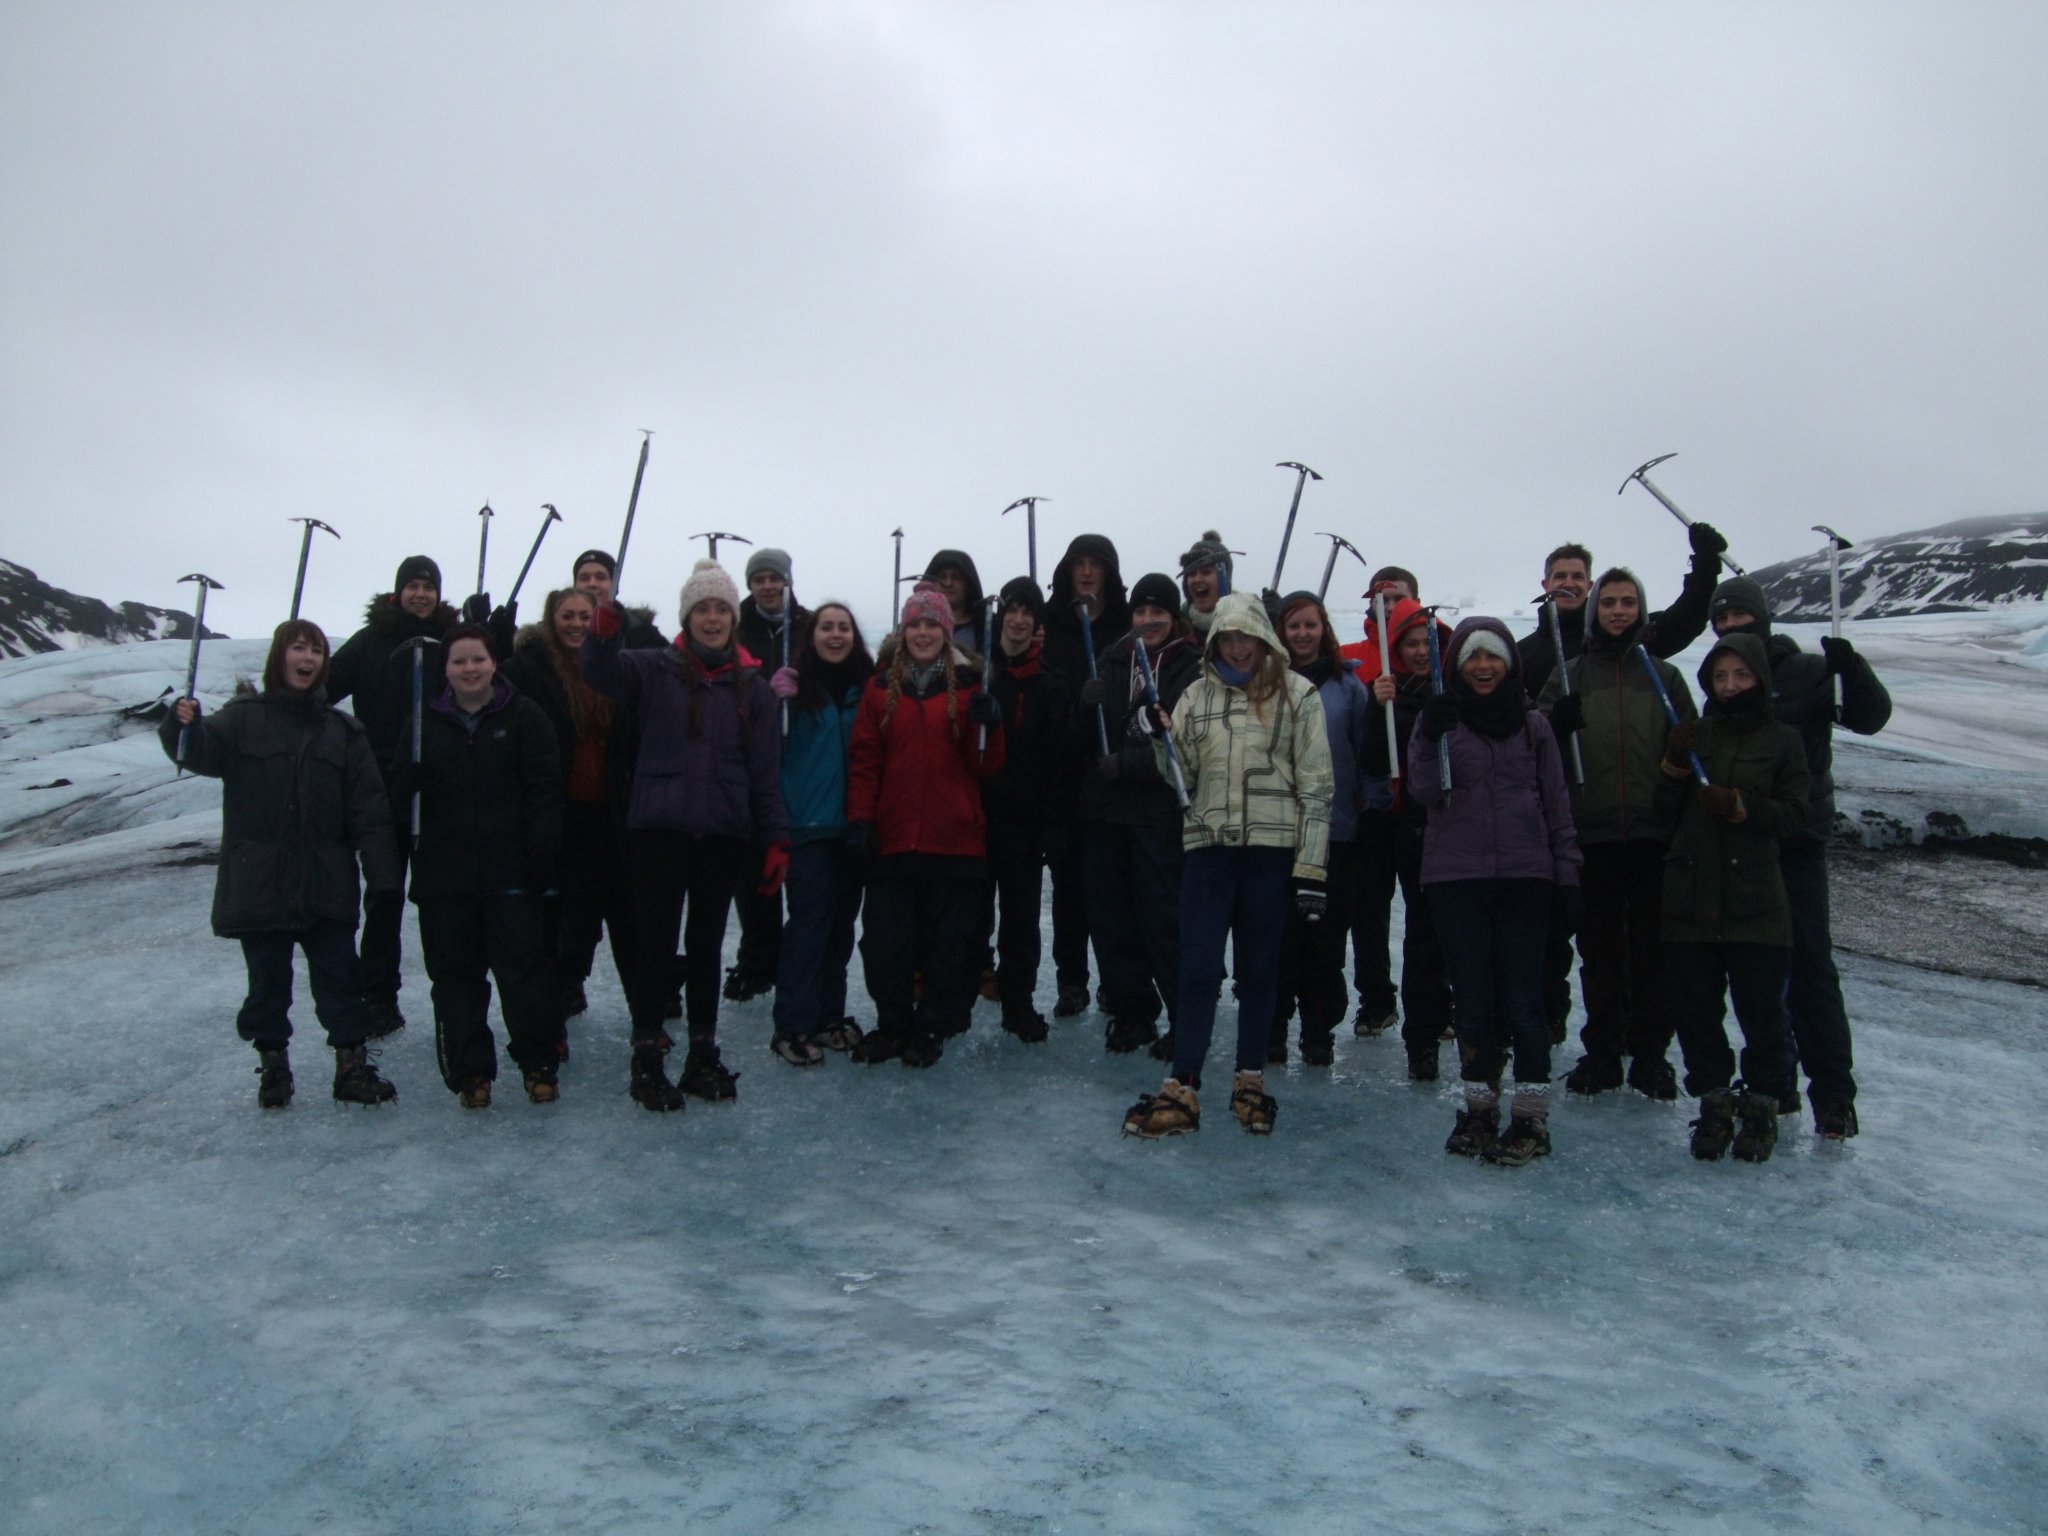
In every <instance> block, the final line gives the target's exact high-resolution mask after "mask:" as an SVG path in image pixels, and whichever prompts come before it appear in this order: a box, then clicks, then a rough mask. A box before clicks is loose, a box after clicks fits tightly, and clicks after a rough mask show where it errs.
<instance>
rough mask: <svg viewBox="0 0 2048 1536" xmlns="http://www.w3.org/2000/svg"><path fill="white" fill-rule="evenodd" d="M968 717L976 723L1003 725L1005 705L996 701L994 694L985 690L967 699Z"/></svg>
mask: <svg viewBox="0 0 2048 1536" xmlns="http://www.w3.org/2000/svg"><path fill="white" fill-rule="evenodd" d="M967 718H968V719H969V720H972V721H973V722H974V723H975V724H976V725H1001V724H1002V723H1003V706H1002V705H1001V704H998V703H997V702H996V696H995V695H994V694H992V693H989V692H987V691H985V690H984V691H983V692H981V693H977V694H976V695H975V696H974V697H973V698H971V699H969V700H968V701H967Z"/></svg>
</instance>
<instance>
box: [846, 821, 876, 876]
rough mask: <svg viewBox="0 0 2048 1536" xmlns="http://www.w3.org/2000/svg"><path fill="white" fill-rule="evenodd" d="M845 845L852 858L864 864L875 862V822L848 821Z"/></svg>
mask: <svg viewBox="0 0 2048 1536" xmlns="http://www.w3.org/2000/svg"><path fill="white" fill-rule="evenodd" d="M846 846H847V847H848V848H849V849H850V850H852V853H853V856H854V858H856V859H857V860H859V861H860V863H861V864H862V865H863V866H865V865H869V864H872V863H874V862H875V824H874V823H873V822H872V821H850V822H848V823H847V824H846Z"/></svg>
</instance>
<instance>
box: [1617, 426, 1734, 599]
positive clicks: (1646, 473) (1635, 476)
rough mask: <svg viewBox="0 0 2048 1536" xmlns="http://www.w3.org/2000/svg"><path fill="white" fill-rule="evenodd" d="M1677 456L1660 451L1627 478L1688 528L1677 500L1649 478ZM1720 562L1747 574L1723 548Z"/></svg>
mask: <svg viewBox="0 0 2048 1536" xmlns="http://www.w3.org/2000/svg"><path fill="white" fill-rule="evenodd" d="M1677 457H1678V455H1677V454H1675V453H1660V454H1658V455H1657V457H1656V458H1654V459H1651V460H1650V461H1649V462H1648V463H1645V464H1638V465H1637V466H1636V467H1635V468H1634V469H1633V470H1631V471H1630V472H1629V477H1628V480H1636V481H1640V482H1641V483H1642V487H1643V489H1644V490H1646V491H1648V492H1649V493H1650V494H1651V495H1652V496H1654V497H1656V498H1657V499H1658V500H1659V501H1661V502H1663V503H1664V510H1665V511H1667V512H1669V513H1670V514H1671V515H1672V516H1673V517H1675V518H1677V519H1678V520H1679V521H1680V522H1681V523H1683V524H1685V526H1686V527H1688V528H1690V527H1691V526H1692V519H1691V518H1689V517H1687V516H1686V515H1685V513H1684V512H1682V511H1680V510H1679V506H1678V503H1677V502H1675V501H1673V500H1672V499H1671V498H1670V497H1669V496H1666V495H1665V494H1664V493H1663V492H1662V491H1660V490H1658V489H1657V482H1656V481H1654V480H1652V479H1651V478H1650V471H1651V470H1653V469H1655V468H1656V467H1657V466H1658V465H1659V464H1662V463H1663V462H1664V461H1665V460H1666V459H1675V458H1677ZM1628 480H1624V481H1622V482H1621V485H1620V487H1619V489H1617V490H1616V491H1615V493H1614V494H1615V495H1617V496H1619V495H1620V494H1621V493H1622V491H1625V490H1627V489H1628ZM1721 563H1722V564H1723V565H1725V566H1727V567H1728V569H1729V570H1731V571H1733V572H1734V573H1735V574H1736V575H1738V576H1747V575H1748V574H1749V572H1747V571H1745V570H1744V569H1743V568H1742V567H1741V566H1739V565H1737V564H1736V563H1735V562H1734V561H1733V560H1732V559H1730V558H1729V556H1728V552H1727V551H1726V550H1725V549H1724V550H1722V551H1721Z"/></svg>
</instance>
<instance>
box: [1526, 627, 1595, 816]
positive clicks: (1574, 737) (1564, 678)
mask: <svg viewBox="0 0 2048 1536" xmlns="http://www.w3.org/2000/svg"><path fill="white" fill-rule="evenodd" d="M1536 606H1537V607H1539V608H1541V609H1542V610H1543V623H1544V625H1545V627H1546V628H1548V629H1549V631H1550V650H1551V654H1552V655H1553V656H1555V657H1556V658H1557V682H1558V686H1559V687H1560V688H1562V689H1564V696H1565V697H1566V698H1570V697H1571V696H1572V671H1571V668H1570V667H1568V666H1566V665H1565V662H1564V621H1563V620H1562V619H1560V618H1559V617H1558V616H1557V594H1556V593H1554V592H1546V593H1544V594H1543V595H1542V596H1541V597H1539V598H1537V599H1536ZM1571 742H1572V780H1573V782H1574V783H1576V784H1578V785H1579V786H1581V787H1582V788H1583V787H1584V785H1585V782H1586V757H1585V754H1584V753H1583V752H1581V751H1580V750H1579V733H1578V732H1577V731H1573V732H1572V733H1571Z"/></svg>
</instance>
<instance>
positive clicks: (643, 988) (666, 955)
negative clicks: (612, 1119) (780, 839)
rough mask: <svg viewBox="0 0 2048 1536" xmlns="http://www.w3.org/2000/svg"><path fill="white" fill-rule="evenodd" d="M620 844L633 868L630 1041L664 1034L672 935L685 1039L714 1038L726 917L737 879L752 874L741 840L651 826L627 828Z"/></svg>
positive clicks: (671, 981)
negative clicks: (625, 839) (680, 974)
mask: <svg viewBox="0 0 2048 1536" xmlns="http://www.w3.org/2000/svg"><path fill="white" fill-rule="evenodd" d="M627 847H628V858H629V861H630V863H631V866H632V871H633V880H632V884H633V947H634V955H633V985H632V987H631V989H630V991H629V993H628V1002H629V1004H630V1006H631V1009H632V1014H633V1043H634V1045H636V1046H638V1045H644V1044H648V1043H650V1042H653V1041H655V1040H658V1039H659V1038H660V1037H661V1035H662V1033H663V1030H662V1025H663V1024H664V1022H665V1021H666V1020H667V1017H668V1005H669V1003H670V1002H671V1001H672V1000H673V999H674V997H675V995H676V981H675V956H676V943H677V940H678V939H679V938H680V940H681V942H682V956H683V990H684V998H685V1002H684V1010H683V1011H684V1015H685V1018H686V1020H687V1022H688V1025H689V1031H690V1038H691V1039H692V1040H706V1041H712V1040H716V1039H717V1037H718V993H719V967H720V964H721V962H722V961H723V959H724V954H725V920H726V914H727V913H729V912H730V911H731V910H732V898H733V893H734V892H735V891H737V890H738V889H739V886H740V881H741V879H742V877H743V876H744V875H746V874H748V873H750V872H751V871H752V868H753V850H752V849H751V848H750V847H749V846H748V844H747V842H746V841H745V839H743V838H737V837H692V836H690V835H689V834H688V833H686V832H674V831H669V830H667V829H665V828H658V827H656V828H636V829H634V830H633V832H632V833H631V834H630V837H629V841H628V843H627ZM686 906H687V907H688V909H689V921H688V923H687V924H686V923H685V922H684V908H685V907H686Z"/></svg>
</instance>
